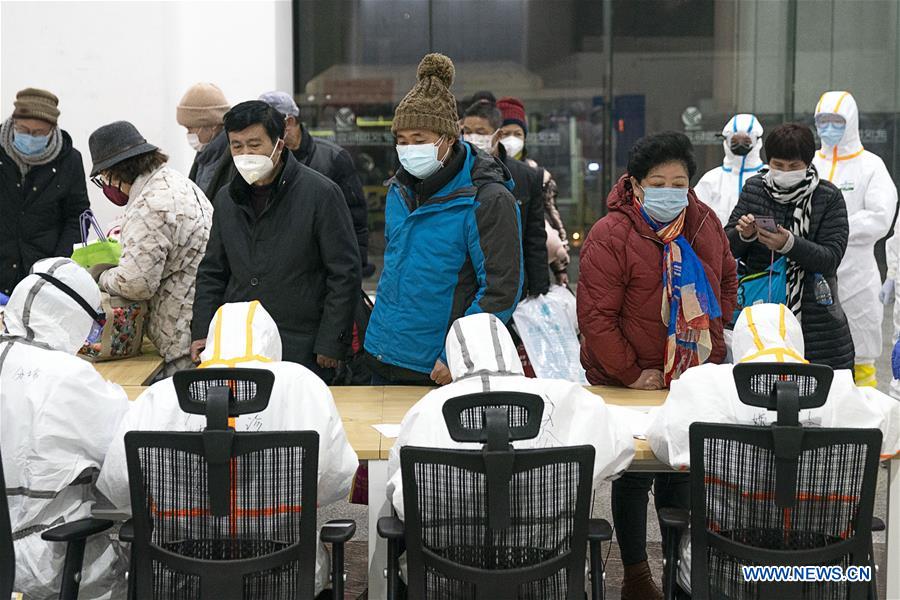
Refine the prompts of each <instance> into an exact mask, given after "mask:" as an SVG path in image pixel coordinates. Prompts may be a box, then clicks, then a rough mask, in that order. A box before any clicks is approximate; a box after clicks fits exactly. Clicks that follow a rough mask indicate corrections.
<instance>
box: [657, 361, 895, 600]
mask: <svg viewBox="0 0 900 600" xmlns="http://www.w3.org/2000/svg"><path fill="white" fill-rule="evenodd" d="M832 378H833V372H832V370H831V369H830V368H829V367H826V366H822V365H803V364H784V363H750V364H741V365H736V366H735V367H734V380H735V384H736V385H737V391H738V396H739V398H740V399H741V402H743V403H744V404H747V405H750V406H758V407H761V408H766V409H768V410H777V421H776V422H775V423H773V424H772V425H770V426H760V425H721V424H711V423H693V424H692V425H691V427H690V449H691V512H690V514H688V513H687V511H684V510H680V509H665V510H663V511H660V512H661V514H660V520H661V521H662V522H663V524H664V526H665V527H667V528H669V535H668V539H667V547H666V548H665V549H664V552H665V557H666V560H665V572H664V576H663V587H664V591H665V594H666V598H667V599H671V598H680V597H684V595H685V594H684V592H683V591H682V590H681V589H680V588H679V587H678V585H677V583H676V572H677V565H678V550H679V548H678V546H679V537H680V534H681V533H682V532H683V531H685V529H687V526H688V524H690V535H691V558H692V560H691V595H692V597H693V598H729V599H733V600H741V599H750V598H752V599H775V598H779V599H780V598H790V599H804V600H813V599H816V600H820V599H838V598H840V599H841V600H857V599H864V598H866V597H867V595H868V597H870V598H872V597H874V594H875V564H874V555H873V553H872V533H871V532H872V530H873V529H879V528H883V527H884V524H883V523H882V522H881V521H880V520H878V519H874V520H873V518H872V510H873V506H874V501H875V486H876V480H877V475H878V460H879V451H880V448H881V432H880V431H879V430H877V429H849V428H816V427H803V426H802V425H801V423H800V421H799V412H800V410H804V409H810V408H817V407H820V406H822V405H823V404H824V403H825V400H826V399H827V397H828V392H829V389H830V387H831V381H832ZM755 565H758V566H767V565H772V566H800V565H820V566H826V565H827V566H839V567H843V568H846V567H849V566H851V565H852V566H863V567H871V573H872V581H871V582H870V583H864V582H863V583H846V582H843V583H837V582H827V583H823V582H816V583H799V582H787V583H785V582H752V581H745V579H744V575H743V571H742V569H741V567H742V566H755Z"/></svg>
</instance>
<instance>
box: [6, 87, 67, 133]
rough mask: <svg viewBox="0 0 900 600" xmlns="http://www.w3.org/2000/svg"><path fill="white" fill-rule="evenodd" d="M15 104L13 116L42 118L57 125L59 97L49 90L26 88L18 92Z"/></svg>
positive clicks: (16, 117)
mask: <svg viewBox="0 0 900 600" xmlns="http://www.w3.org/2000/svg"><path fill="white" fill-rule="evenodd" d="M13 105H14V106H15V110H14V111H13V115H12V116H13V118H15V119H40V120H42V121H47V122H48V123H50V124H51V125H56V120H57V118H58V117H59V108H57V106H59V98H57V97H56V96H55V95H54V94H51V93H50V92H48V91H47V90H39V89H37V88H25V89H24V90H22V91H21V92H19V93H18V94H16V100H15V102H14V103H13Z"/></svg>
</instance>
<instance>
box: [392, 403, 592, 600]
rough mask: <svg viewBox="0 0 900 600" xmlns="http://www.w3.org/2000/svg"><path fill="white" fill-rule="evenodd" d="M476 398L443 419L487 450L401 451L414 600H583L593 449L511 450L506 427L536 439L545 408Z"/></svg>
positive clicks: (455, 406) (453, 406) (454, 405)
mask: <svg viewBox="0 0 900 600" xmlns="http://www.w3.org/2000/svg"><path fill="white" fill-rule="evenodd" d="M478 396H480V398H472V397H467V398H457V399H454V400H450V401H448V402H447V404H449V405H450V406H451V409H450V410H447V409H446V408H445V413H444V414H445V418H446V419H447V424H448V427H449V428H450V429H451V430H452V429H453V428H454V427H458V426H461V424H463V423H465V424H466V425H467V429H468V430H469V431H467V432H465V434H466V435H467V436H477V437H478V438H479V439H480V440H483V441H486V442H487V444H486V445H485V447H484V448H482V449H481V450H446V449H434V448H419V447H413V446H406V447H404V448H402V449H401V450H400V461H401V469H402V477H403V496H404V507H405V514H406V524H405V527H406V542H407V560H408V564H409V579H408V585H409V591H410V597H411V598H429V599H444V598H446V599H450V598H453V599H460V600H462V599H469V598H471V599H479V600H481V599H484V600H486V599H491V600H502V599H505V598H533V599H535V600H537V599H540V600H550V599H554V598H559V599H562V598H566V599H569V598H573V599H574V598H579V599H582V598H583V597H584V567H585V553H586V547H587V523H588V517H589V512H590V492H591V479H592V472H593V463H594V448H593V447H592V446H576V447H566V448H552V449H551V448H547V449H539V450H513V449H512V448H511V447H510V446H509V440H510V438H511V437H514V435H511V429H510V423H515V425H514V426H513V427H512V431H513V432H515V431H516V429H517V428H520V427H525V428H530V427H531V423H532V422H533V420H536V422H537V427H535V428H534V430H533V434H532V437H534V435H536V434H537V432H538V428H539V426H540V418H541V410H542V406H543V400H541V398H540V397H538V396H529V395H523V394H514V395H508V394H507V393H505V392H495V393H489V394H479V395H478ZM507 402H509V404H507ZM476 406H480V408H476ZM445 407H446V405H445ZM479 410H480V411H481V412H482V413H483V414H481V415H478V414H476V413H477V412H478V411H479ZM526 414H527V416H525V415H526ZM476 423H483V424H484V425H483V427H482V428H481V429H478V428H477V427H475V426H474V424H476ZM520 423H521V424H522V425H519V424H520ZM498 430H502V431H498ZM457 433H458V432H457ZM519 439H521V438H519ZM501 448H502V449H501ZM498 499H499V501H498ZM496 506H499V507H500V509H501V510H500V513H501V514H498V511H497V510H496Z"/></svg>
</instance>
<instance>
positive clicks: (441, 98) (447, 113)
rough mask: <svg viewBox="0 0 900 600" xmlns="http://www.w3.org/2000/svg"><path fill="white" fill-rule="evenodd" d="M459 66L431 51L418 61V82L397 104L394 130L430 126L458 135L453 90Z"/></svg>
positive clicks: (449, 136) (439, 132)
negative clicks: (455, 67)
mask: <svg viewBox="0 0 900 600" xmlns="http://www.w3.org/2000/svg"><path fill="white" fill-rule="evenodd" d="M455 74H456V69H454V67H453V61H451V60H450V59H449V58H447V57H446V56H444V55H443V54H437V53H434V54H428V55H426V56H425V58H423V59H422V62H420V63H419V68H418V70H417V71H416V79H418V81H417V82H416V85H414V86H413V89H411V90H410V91H409V93H408V94H406V96H405V97H404V98H403V100H401V101H400V104H399V105H397V110H395V111H394V122H393V124H392V125H391V131H392V132H393V133H395V134H396V133H397V131H399V130H401V129H427V130H428V131H433V132H435V133H438V134H440V135H444V136H447V137H448V138H457V137H459V122H458V120H457V119H458V116H457V112H456V98H454V97H453V94H452V93H451V92H450V86H451V85H452V84H453V76H454V75H455Z"/></svg>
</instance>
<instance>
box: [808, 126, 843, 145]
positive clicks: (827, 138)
mask: <svg viewBox="0 0 900 600" xmlns="http://www.w3.org/2000/svg"><path fill="white" fill-rule="evenodd" d="M816 131H818V132H819V137H820V138H822V142H823V143H824V144H825V145H826V146H829V147H830V146H837V145H838V144H839V143H840V141H841V140H842V139H843V138H844V132H846V131H847V125H838V124H837V123H825V124H824V125H822V126H821V127H817V128H816Z"/></svg>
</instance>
